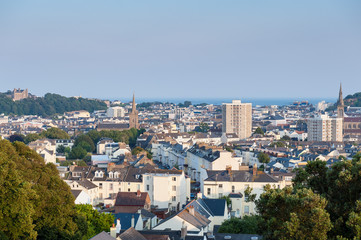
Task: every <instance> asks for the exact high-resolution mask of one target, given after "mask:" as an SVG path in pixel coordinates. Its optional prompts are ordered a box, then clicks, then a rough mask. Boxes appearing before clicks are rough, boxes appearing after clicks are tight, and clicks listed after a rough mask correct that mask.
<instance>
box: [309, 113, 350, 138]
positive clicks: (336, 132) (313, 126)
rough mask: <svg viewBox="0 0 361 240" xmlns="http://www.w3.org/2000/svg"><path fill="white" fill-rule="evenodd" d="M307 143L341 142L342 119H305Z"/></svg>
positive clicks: (321, 117)
mask: <svg viewBox="0 0 361 240" xmlns="http://www.w3.org/2000/svg"><path fill="white" fill-rule="evenodd" d="M307 128H308V141H323V142H327V141H336V142H342V141H343V136H342V128H343V119H342V118H340V117H337V118H331V117H329V116H328V115H320V116H318V117H314V118H309V119H307Z"/></svg>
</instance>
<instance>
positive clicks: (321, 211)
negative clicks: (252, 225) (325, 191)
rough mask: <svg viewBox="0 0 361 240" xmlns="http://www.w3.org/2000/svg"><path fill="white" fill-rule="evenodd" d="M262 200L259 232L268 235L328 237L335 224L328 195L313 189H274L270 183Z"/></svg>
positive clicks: (297, 237)
mask: <svg viewBox="0 0 361 240" xmlns="http://www.w3.org/2000/svg"><path fill="white" fill-rule="evenodd" d="M265 190H266V191H265V192H264V193H263V194H262V195H261V197H260V198H259V200H256V206H257V211H258V213H259V215H260V216H261V218H262V221H260V222H259V224H258V228H259V232H260V233H262V235H263V236H264V238H265V239H285V240H286V239H300V240H301V239H315V240H316V239H327V232H328V231H329V230H330V229H331V227H332V224H331V221H330V215H329V214H328V213H327V211H326V210H325V207H326V205H327V201H326V199H324V198H323V197H321V196H320V195H318V194H316V193H313V192H312V190H310V189H297V190H295V191H294V190H293V189H292V188H291V187H286V188H284V189H273V188H271V187H270V186H269V185H268V187H266V188H265Z"/></svg>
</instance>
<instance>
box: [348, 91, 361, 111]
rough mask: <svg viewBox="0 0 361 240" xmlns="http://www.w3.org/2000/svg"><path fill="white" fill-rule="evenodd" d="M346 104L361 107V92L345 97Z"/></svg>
mask: <svg viewBox="0 0 361 240" xmlns="http://www.w3.org/2000/svg"><path fill="white" fill-rule="evenodd" d="M344 102H345V105H346V106H351V107H361V92H358V93H355V94H353V95H348V96H347V97H346V98H345V99H344Z"/></svg>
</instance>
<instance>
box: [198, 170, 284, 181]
mask: <svg viewBox="0 0 361 240" xmlns="http://www.w3.org/2000/svg"><path fill="white" fill-rule="evenodd" d="M231 173H232V174H231V175H230V174H229V173H228V171H226V170H225V171H212V170H208V171H207V175H208V178H207V179H205V180H204V181H220V182H270V183H276V182H278V180H277V179H276V178H274V177H272V176H271V175H269V174H267V173H265V172H262V171H258V172H257V175H255V176H254V175H253V174H252V172H251V171H245V170H232V171H231Z"/></svg>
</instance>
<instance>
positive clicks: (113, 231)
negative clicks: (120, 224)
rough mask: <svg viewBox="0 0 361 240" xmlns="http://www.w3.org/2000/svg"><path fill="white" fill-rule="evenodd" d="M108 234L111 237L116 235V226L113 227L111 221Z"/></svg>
mask: <svg viewBox="0 0 361 240" xmlns="http://www.w3.org/2000/svg"><path fill="white" fill-rule="evenodd" d="M110 236H112V237H113V238H116V237H117V232H116V228H115V224H114V223H113V226H112V227H111V228H110Z"/></svg>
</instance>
